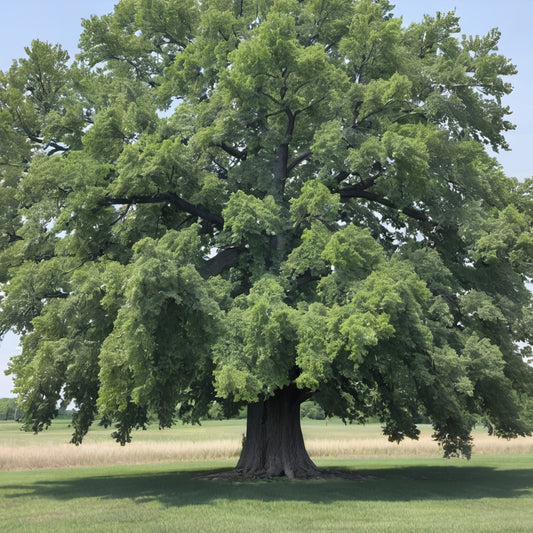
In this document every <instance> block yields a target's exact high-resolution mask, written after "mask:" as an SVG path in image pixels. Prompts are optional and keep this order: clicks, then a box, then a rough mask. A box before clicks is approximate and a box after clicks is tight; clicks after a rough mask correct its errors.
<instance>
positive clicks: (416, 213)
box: [336, 185, 431, 222]
mask: <svg viewBox="0 0 533 533" xmlns="http://www.w3.org/2000/svg"><path fill="white" fill-rule="evenodd" d="M336 192H337V193H339V194H340V197H341V201H343V200H346V199H348V198H364V199H365V200H370V201H371V202H376V203H378V204H381V205H384V206H386V207H390V208H391V209H394V210H395V211H401V212H402V213H403V214H404V215H407V216H408V217H411V218H414V219H416V220H419V221H420V222H431V221H430V219H429V218H428V216H427V215H426V213H424V212H423V211H420V210H419V209H415V208H414V207H403V208H401V209H400V208H399V207H398V206H396V204H395V203H394V202H392V201H391V200H389V199H388V198H385V197H383V196H380V195H379V194H376V193H374V192H371V191H368V190H366V189H364V188H362V187H360V186H358V185H354V186H352V187H344V188H342V189H339V190H337V191H336Z"/></svg>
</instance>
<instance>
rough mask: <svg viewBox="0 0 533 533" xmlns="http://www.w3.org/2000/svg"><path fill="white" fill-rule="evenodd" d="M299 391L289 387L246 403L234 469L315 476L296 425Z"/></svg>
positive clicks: (259, 473) (261, 474) (258, 473)
mask: <svg viewBox="0 0 533 533" xmlns="http://www.w3.org/2000/svg"><path fill="white" fill-rule="evenodd" d="M302 399H303V395H302V391H299V390H298V389H297V388H296V387H294V386H290V387H286V388H284V389H282V390H278V391H277V392H276V393H275V394H274V396H272V397H271V398H269V399H268V400H266V401H264V402H260V403H255V404H252V405H249V406H248V419H247V424H246V437H245V439H244V443H243V448H242V452H241V457H240V459H239V462H238V463H237V467H236V470H237V472H239V473H241V474H242V475H245V476H253V477H276V476H287V477H289V478H294V477H316V476H318V475H320V470H319V469H318V468H317V467H316V466H315V464H314V463H313V461H311V459H310V457H309V455H308V453H307V450H306V449H305V445H304V439H303V435H302V429H301V427H300V404H301V402H302Z"/></svg>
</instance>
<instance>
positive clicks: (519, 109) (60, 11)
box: [0, 0, 533, 398]
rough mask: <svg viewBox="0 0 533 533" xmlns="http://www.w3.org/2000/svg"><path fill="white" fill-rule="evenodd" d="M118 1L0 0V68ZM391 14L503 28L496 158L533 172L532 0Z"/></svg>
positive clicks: (7, 388) (7, 341)
mask: <svg viewBox="0 0 533 533" xmlns="http://www.w3.org/2000/svg"><path fill="white" fill-rule="evenodd" d="M115 3H117V1H116V0H91V1H90V2H85V1H83V0H55V1H54V2H44V1H43V0H16V1H14V2H3V5H2V16H1V17H0V70H7V69H8V68H9V67H10V65H11V63H12V61H13V59H18V58H20V57H23V56H24V47H25V46H27V45H29V44H30V42H31V41H32V40H33V39H40V40H42V41H49V42H51V43H60V44H61V45H62V46H63V48H65V49H67V50H68V51H69V52H70V54H71V56H73V55H74V54H75V53H76V50H77V44H78V36H79V34H80V32H81V19H82V18H88V17H89V16H90V15H91V14H96V15H103V14H105V13H109V12H111V11H112V10H113V6H114V5H115ZM391 3H393V4H395V5H396V8H395V9H394V13H395V14H396V15H402V16H403V17H404V23H405V24H408V23H410V22H416V21H419V20H421V19H422V17H423V15H424V13H428V14H431V15H433V14H435V12H436V11H443V12H446V11H451V10H453V9H455V10H456V13H457V15H458V16H459V17H460V18H461V30H462V33H464V34H467V35H483V34H485V33H487V31H489V30H490V29H492V28H499V30H500V31H501V32H502V37H501V41H500V52H501V53H502V54H504V55H505V56H506V57H508V58H510V59H511V60H512V61H513V63H514V64H515V65H517V67H518V75H516V76H515V77H514V78H513V79H512V83H513V85H514V92H513V94H512V95H510V96H509V97H507V98H506V100H505V104H506V105H509V106H510V107H511V109H512V110H513V115H512V116H511V120H512V121H513V122H514V124H516V126H517V128H516V130H514V131H513V132H510V133H509V134H508V135H507V140H508V142H509V144H510V146H511V151H510V152H505V153H501V154H498V155H497V157H498V159H499V161H500V162H501V164H502V165H503V167H504V169H505V171H506V172H507V174H508V175H510V176H515V177H517V178H525V177H530V176H533V160H532V159H531V157H530V153H529V152H530V150H532V149H533V98H532V95H533V61H532V60H531V50H532V48H533V32H532V31H531V21H532V20H533V1H531V0H507V1H506V2H502V1H501V0H464V1H463V2H461V1H460V0H396V2H394V0H392V1H391ZM17 350H18V349H17V338H16V337H15V336H14V335H11V334H10V335H7V336H6V337H5V338H4V340H3V342H2V343H1V344H0V398H3V397H8V396H13V394H12V393H11V388H12V382H11V379H10V377H7V376H5V375H4V372H3V371H4V370H5V368H6V367H7V361H8V359H9V356H10V355H13V354H14V353H17Z"/></svg>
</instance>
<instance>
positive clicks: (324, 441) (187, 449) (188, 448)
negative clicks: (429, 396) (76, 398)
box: [0, 420, 533, 471]
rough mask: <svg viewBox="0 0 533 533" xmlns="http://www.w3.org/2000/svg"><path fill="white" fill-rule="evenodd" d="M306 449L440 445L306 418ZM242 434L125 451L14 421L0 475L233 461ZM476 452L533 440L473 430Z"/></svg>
mask: <svg viewBox="0 0 533 533" xmlns="http://www.w3.org/2000/svg"><path fill="white" fill-rule="evenodd" d="M302 427H303V431H304V435H305V440H306V445H307V449H308V451H309V453H310V455H311V457H312V458H313V459H327V458H336V459H341V458H342V459H350V458H384V457H420V458H438V457H440V456H441V455H442V453H441V451H440V449H439V446H438V445H437V444H436V443H435V442H434V441H433V440H432V438H431V433H432V430H431V428H430V427H428V426H421V428H420V429H421V436H420V439H419V440H418V441H412V440H409V439H407V440H405V441H404V442H402V443H400V444H396V443H390V442H388V440H387V438H386V437H385V436H383V435H382V434H381V430H380V427H379V425H377V424H369V425H366V426H360V425H347V426H345V425H344V424H343V423H342V422H341V421H339V420H333V421H330V422H329V423H328V424H327V425H326V423H325V422H324V421H314V420H313V421H312V420H305V421H303V424H302ZM244 431H245V422H244V421H243V420H229V421H220V422H218V421H207V422H204V423H203V424H202V425H201V426H192V427H191V426H181V425H178V426H176V427H175V428H173V429H171V430H164V431H159V430H158V429H157V428H148V430H146V431H138V432H136V433H135V435H134V438H133V442H132V443H131V444H128V445H126V446H124V447H121V446H119V445H118V444H116V443H115V442H114V441H113V440H112V439H111V438H110V437H109V434H110V430H109V429H104V428H100V427H95V428H94V429H93V430H91V432H90V433H89V435H88V436H87V438H86V441H85V442H84V443H83V444H82V445H81V446H74V445H72V444H69V443H68V441H69V438H70V428H69V427H68V422H67V421H62V420H60V421H56V422H55V423H54V424H53V425H52V427H51V428H49V429H48V430H46V431H44V432H43V433H41V434H39V435H33V434H31V433H25V432H22V431H20V428H19V425H18V424H16V423H14V422H0V471H14V470H35V469H42V468H64V467H81V466H106V465H133V464H149V463H168V462H175V461H212V460H221V459H233V458H235V460H236V459H237V457H238V455H239V453H240V448H241V442H242V436H243V433H244ZM474 454H475V455H476V456H479V455H523V454H533V437H528V438H518V439H515V440H511V441H507V440H502V439H497V438H495V437H489V436H488V435H487V434H486V432H485V431H484V430H482V429H478V430H476V431H475V432H474Z"/></svg>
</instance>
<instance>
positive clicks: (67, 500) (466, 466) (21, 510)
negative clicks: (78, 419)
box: [0, 456, 533, 533]
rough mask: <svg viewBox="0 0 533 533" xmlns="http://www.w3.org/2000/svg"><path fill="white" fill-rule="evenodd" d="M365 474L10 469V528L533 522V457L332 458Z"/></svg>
mask: <svg viewBox="0 0 533 533" xmlns="http://www.w3.org/2000/svg"><path fill="white" fill-rule="evenodd" d="M320 464H321V466H325V467H334V468H345V469H353V470H356V471H357V472H359V473H360V474H362V475H363V476H365V479H363V480H361V481H353V480H344V479H333V480H331V479H329V480H309V481H307V480H306V481H303V480H297V481H286V480H285V481H239V482H236V481H228V480H202V479H198V478H199V477H200V476H201V474H202V473H203V472H205V471H212V470H213V469H218V468H229V467H230V466H231V464H230V463H228V462H204V463H198V462H195V463H174V464H166V465H160V464H158V465H144V466H142V465H129V466H115V467H105V468H101V467H93V468H75V469H55V470H39V471H23V472H2V473H0V523H1V524H2V531H3V532H5V533H10V532H20V533H22V532H32V533H33V532H36V531H37V532H47V531H53V532H54V533H60V532H63V531H64V532H69V533H71V532H82V531H91V532H92V531H102V532H106V533H107V532H115V531H116V532H119V531H120V532H122V531H124V532H152V531H154V532H159V531H187V532H188V531H198V532H232V533H233V532H236V531H242V532H244V531H250V532H270V531H272V532H286V531H287V532H288V531H291V532H302V531H305V532H314V531H324V532H340V531H356V532H359V531H361V532H380V533H384V532H395V533H396V532H418V531H419V532H424V533H426V532H431V531H442V532H455V531H456V532H461V533H464V532H471V531H472V532H473V531H479V532H483V533H488V532H497V531H499V532H531V531H532V529H533V458H532V457H529V456H510V457H483V458H474V459H473V460H472V461H471V462H468V463H467V462H464V461H459V460H453V461H444V460H435V459H420V458H417V459H405V458H387V459H361V460H344V461H333V460H330V461H321V462H320Z"/></svg>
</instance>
